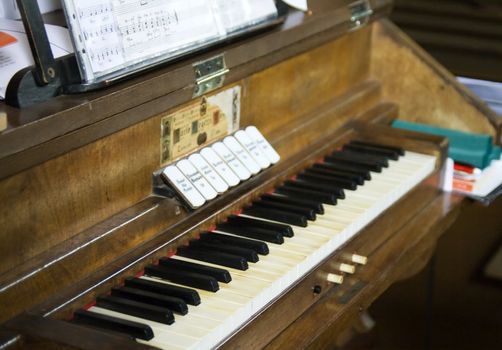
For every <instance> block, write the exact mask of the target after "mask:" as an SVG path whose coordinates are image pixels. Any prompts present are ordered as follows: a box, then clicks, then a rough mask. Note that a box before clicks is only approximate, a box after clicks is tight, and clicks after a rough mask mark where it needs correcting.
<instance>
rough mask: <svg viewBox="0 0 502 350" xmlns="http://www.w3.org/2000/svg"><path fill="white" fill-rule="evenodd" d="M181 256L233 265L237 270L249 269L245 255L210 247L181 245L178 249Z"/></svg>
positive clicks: (217, 263) (228, 265)
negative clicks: (241, 255) (218, 250)
mask: <svg viewBox="0 0 502 350" xmlns="http://www.w3.org/2000/svg"><path fill="white" fill-rule="evenodd" d="M177 254H178V255H179V256H184V257H185V258H190V259H194V260H201V261H205V262H209V263H212V264H216V265H221V266H227V267H232V268H234V269H237V270H243V271H244V270H247V269H248V262H247V260H246V259H244V258H243V257H240V256H237V255H232V254H228V253H220V252H215V251H212V250H210V249H205V248H199V247H180V248H178V250H177Z"/></svg>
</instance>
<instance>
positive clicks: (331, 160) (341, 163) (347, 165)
mask: <svg viewBox="0 0 502 350" xmlns="http://www.w3.org/2000/svg"><path fill="white" fill-rule="evenodd" d="M324 162H325V163H326V164H331V165H333V166H336V167H337V168H340V169H350V170H359V171H374V172H375V173H381V172H382V167H381V166H380V165H378V164H373V165H365V164H361V163H358V162H354V161H350V160H342V159H338V158H336V157H332V156H326V157H324Z"/></svg>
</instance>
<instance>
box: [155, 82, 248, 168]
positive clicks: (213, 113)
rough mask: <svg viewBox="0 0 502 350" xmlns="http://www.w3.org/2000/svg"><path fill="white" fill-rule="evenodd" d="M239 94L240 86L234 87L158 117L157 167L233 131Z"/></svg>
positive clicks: (236, 120)
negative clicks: (158, 144) (158, 149)
mask: <svg viewBox="0 0 502 350" xmlns="http://www.w3.org/2000/svg"><path fill="white" fill-rule="evenodd" d="M240 91H241V90H240V86H234V87H232V88H229V89H227V90H224V91H222V92H220V93H218V94H216V95H214V96H211V97H209V98H206V97H202V98H201V99H199V100H198V101H197V102H196V103H192V104H190V105H189V106H186V107H184V108H182V109H180V110H178V111H176V112H174V113H171V114H169V115H166V116H164V117H162V118H161V123H160V124H161V131H160V133H161V137H160V163H161V165H164V164H166V163H168V162H170V161H172V160H173V159H177V158H179V157H181V156H183V155H185V154H188V153H190V152H192V151H193V150H195V149H196V148H198V147H200V146H202V145H205V144H208V143H211V142H213V141H215V140H217V139H220V138H222V137H224V136H226V135H228V134H229V133H231V132H233V131H235V130H237V129H238V127H239V119H240Z"/></svg>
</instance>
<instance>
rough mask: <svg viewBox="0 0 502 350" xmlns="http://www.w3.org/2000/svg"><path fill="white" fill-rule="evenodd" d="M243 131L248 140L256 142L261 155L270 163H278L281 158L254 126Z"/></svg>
mask: <svg viewBox="0 0 502 350" xmlns="http://www.w3.org/2000/svg"><path fill="white" fill-rule="evenodd" d="M245 131H246V134H248V136H249V138H250V139H252V140H253V141H254V142H256V144H257V145H258V147H259V148H260V149H261V151H262V152H263V154H265V156H266V157H267V158H268V160H270V163H272V164H275V163H277V162H279V160H280V159H281V157H280V156H279V154H278V153H277V152H276V151H275V149H274V148H273V147H272V146H271V145H270V143H269V142H268V141H267V139H265V137H263V135H262V134H261V132H260V131H259V130H258V129H257V128H256V127H255V126H248V127H247V128H246V130H245Z"/></svg>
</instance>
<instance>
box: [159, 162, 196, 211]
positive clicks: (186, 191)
mask: <svg viewBox="0 0 502 350" xmlns="http://www.w3.org/2000/svg"><path fill="white" fill-rule="evenodd" d="M162 177H163V178H164V179H165V180H166V181H167V182H168V183H169V184H171V186H173V187H174V188H175V189H176V190H177V192H178V193H179V194H180V195H181V196H182V197H183V199H184V200H185V201H186V202H187V203H188V205H190V207H192V208H194V209H195V208H198V207H200V206H202V205H203V204H204V203H206V200H205V199H204V197H203V196H202V195H201V194H200V193H199V191H197V190H196V189H195V187H194V185H193V184H192V183H191V182H190V181H189V180H188V179H187V178H186V177H185V175H183V173H182V172H181V171H180V170H179V169H178V168H177V167H175V166H174V165H171V166H168V167H167V168H165V169H164V171H163V172H162Z"/></svg>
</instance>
